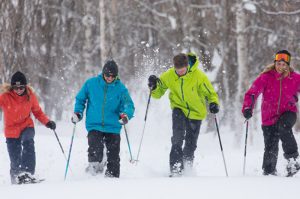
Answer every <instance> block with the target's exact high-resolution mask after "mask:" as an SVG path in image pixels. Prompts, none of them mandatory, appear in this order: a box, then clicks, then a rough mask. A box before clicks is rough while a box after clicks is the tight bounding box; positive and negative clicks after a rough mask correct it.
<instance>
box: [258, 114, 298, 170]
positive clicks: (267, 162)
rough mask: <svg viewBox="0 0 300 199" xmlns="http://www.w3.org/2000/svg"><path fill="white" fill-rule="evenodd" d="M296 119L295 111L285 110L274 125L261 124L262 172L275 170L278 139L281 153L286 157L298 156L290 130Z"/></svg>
mask: <svg viewBox="0 0 300 199" xmlns="http://www.w3.org/2000/svg"><path fill="white" fill-rule="evenodd" d="M296 119H297V115H296V113H294V112H285V113H283V114H282V115H281V116H280V118H279V119H278V121H277V122H276V123H275V124H274V125H271V126H262V130H263V133H264V142H265V150H264V159H263V165H262V169H263V171H264V173H266V174H271V173H273V172H276V164H277V158H278V143H279V139H280V140H281V142H282V149H283V152H284V154H283V155H284V157H285V158H286V159H289V158H297V157H298V155H299V153H298V146H297V142H296V140H295V137H294V134H293V130H292V127H293V126H294V124H295V122H296Z"/></svg>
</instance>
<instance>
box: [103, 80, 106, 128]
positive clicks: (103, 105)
mask: <svg viewBox="0 0 300 199" xmlns="http://www.w3.org/2000/svg"><path fill="white" fill-rule="evenodd" d="M106 93H107V84H105V87H104V100H103V104H102V126H104V107H105V102H106Z"/></svg>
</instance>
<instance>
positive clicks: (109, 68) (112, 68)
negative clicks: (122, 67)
mask: <svg viewBox="0 0 300 199" xmlns="http://www.w3.org/2000/svg"><path fill="white" fill-rule="evenodd" d="M118 72H119V71H118V65H117V63H116V62H115V61H114V60H109V61H107V62H106V63H105V64H104V66H103V70H102V73H103V74H105V75H106V74H107V75H108V74H110V75H113V76H115V77H116V76H118Z"/></svg>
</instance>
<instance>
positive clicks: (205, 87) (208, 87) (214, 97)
mask: <svg viewBox="0 0 300 199" xmlns="http://www.w3.org/2000/svg"><path fill="white" fill-rule="evenodd" d="M201 76H202V78H203V81H202V82H201V84H200V90H201V92H202V93H203V94H204V96H205V97H206V99H207V101H208V103H212V102H215V103H217V104H219V97H218V94H217V93H216V91H215V89H214V87H213V86H212V84H211V83H210V81H209V79H208V78H207V76H206V75H205V74H204V73H202V74H201Z"/></svg>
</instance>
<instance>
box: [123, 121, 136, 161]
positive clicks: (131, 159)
mask: <svg viewBox="0 0 300 199" xmlns="http://www.w3.org/2000/svg"><path fill="white" fill-rule="evenodd" d="M124 131H125V135H126V140H127V145H128V150H129V154H130V162H131V163H134V160H133V158H132V153H131V147H130V143H129V138H128V134H127V129H126V126H125V124H124Z"/></svg>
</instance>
